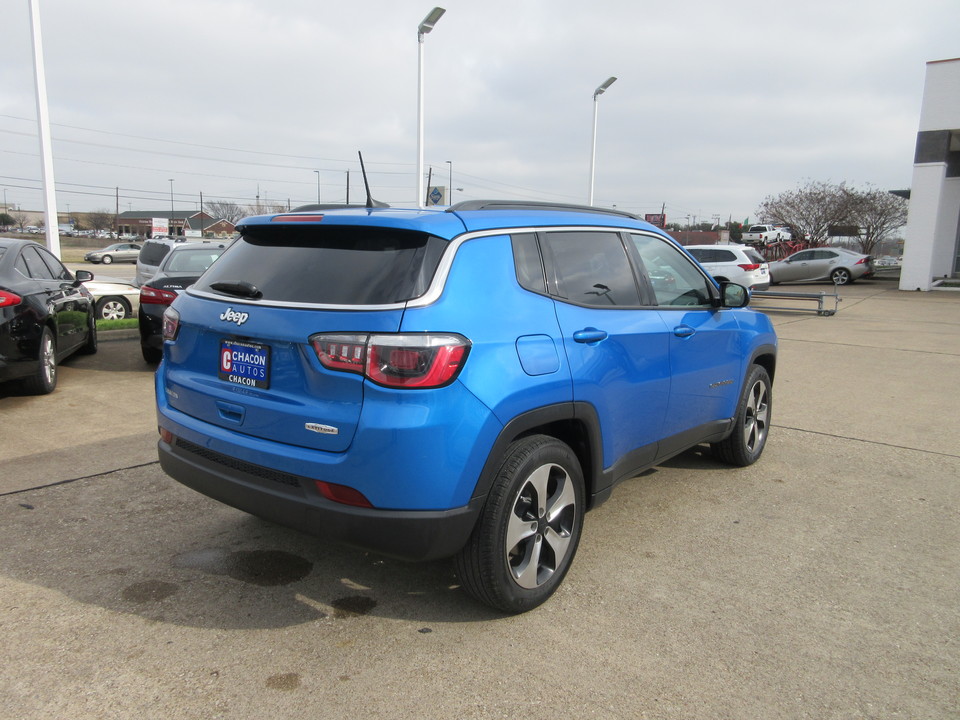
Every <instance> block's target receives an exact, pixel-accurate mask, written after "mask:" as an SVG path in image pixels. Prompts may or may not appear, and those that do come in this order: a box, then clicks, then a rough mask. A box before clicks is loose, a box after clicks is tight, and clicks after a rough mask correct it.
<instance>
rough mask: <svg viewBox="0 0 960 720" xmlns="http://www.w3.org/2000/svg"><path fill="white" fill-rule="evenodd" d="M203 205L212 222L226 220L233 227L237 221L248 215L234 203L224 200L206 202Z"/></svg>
mask: <svg viewBox="0 0 960 720" xmlns="http://www.w3.org/2000/svg"><path fill="white" fill-rule="evenodd" d="M203 205H204V209H205V210H206V211H207V214H208V215H210V216H211V217H212V218H213V219H214V220H227V221H229V222H230V223H232V224H234V225H236V224H237V220H239V219H240V218H242V217H246V216H247V215H249V214H250V213H249V212H248V211H247V210H246V209H245V208H242V207H240V206H239V205H237V204H236V203H235V202H229V201H226V200H208V201H207V202H205V203H204V204H203Z"/></svg>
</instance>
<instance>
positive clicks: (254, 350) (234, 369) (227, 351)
mask: <svg viewBox="0 0 960 720" xmlns="http://www.w3.org/2000/svg"><path fill="white" fill-rule="evenodd" d="M218 374H219V376H220V379H221V380H226V381H227V382H229V383H233V384H235V385H244V386H246V387H256V388H268V387H270V347H269V346H268V345H259V344H257V343H249V342H239V341H237V340H221V341H220V371H219V373H218Z"/></svg>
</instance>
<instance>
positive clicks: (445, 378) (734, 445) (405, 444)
mask: <svg viewBox="0 0 960 720" xmlns="http://www.w3.org/2000/svg"><path fill="white" fill-rule="evenodd" d="M239 229H240V231H241V233H242V237H241V238H240V240H238V241H237V242H235V243H234V244H233V245H232V246H231V247H230V248H229V249H228V250H227V251H226V252H225V253H224V254H223V255H222V256H221V258H220V259H219V260H218V261H217V263H215V264H214V265H213V266H212V267H211V268H210V270H209V271H208V272H207V273H205V274H204V275H203V277H202V278H201V279H200V280H199V281H198V282H197V283H196V284H195V285H193V286H192V287H191V288H190V289H188V290H187V291H186V292H185V293H183V294H182V295H181V296H180V297H179V298H178V299H177V300H176V301H175V303H174V304H173V306H172V307H171V308H170V309H169V310H168V311H167V314H166V316H165V318H164V338H165V341H164V360H163V363H162V364H161V366H160V368H159V370H158V372H157V375H156V390H157V404H158V417H159V425H160V431H161V439H160V443H159V451H160V459H161V463H162V465H163V468H164V470H165V471H166V472H167V473H169V474H170V475H171V476H172V477H174V478H175V479H177V480H178V481H180V482H182V483H184V484H185V485H188V486H189V487H192V488H194V489H196V490H198V491H200V492H202V493H204V494H206V495H208V496H210V497H213V498H215V499H217V500H220V501H222V502H225V503H228V504H230V505H233V506H235V507H237V508H240V509H242V510H245V511H247V512H251V513H253V514H256V515H258V516H261V517H263V518H266V519H268V520H272V521H275V522H279V523H282V524H286V525H289V526H292V527H296V528H299V529H301V530H304V531H307V532H310V533H312V534H315V535H318V536H321V537H324V538H327V539H330V540H336V541H339V542H345V543H348V544H352V545H355V546H359V547H363V548H366V549H370V550H373V551H376V552H380V553H385V554H389V555H392V556H395V557H401V558H405V559H412V560H423V559H435V558H441V557H448V556H453V557H454V558H455V562H456V567H457V571H458V574H459V576H460V579H461V582H462V584H463V587H464V588H465V589H467V590H468V592H470V593H471V594H472V595H473V596H474V597H476V598H478V599H479V600H481V601H483V602H485V603H487V604H489V605H491V606H493V607H496V608H498V609H500V610H503V611H506V612H521V611H524V610H527V609H530V608H532V607H535V606H536V605H539V604H540V603H542V602H543V601H544V600H546V599H547V598H548V597H549V596H550V595H551V594H552V593H553V592H554V591H555V590H556V588H557V586H558V585H559V584H560V582H561V581H562V579H563V577H564V575H565V574H566V572H567V570H568V568H569V567H570V563H571V561H572V560H573V557H574V555H575V553H576V549H577V544H578V542H579V539H580V533H581V529H582V523H583V514H584V512H585V511H586V510H587V509H589V508H590V507H593V506H595V505H596V504H598V503H599V502H602V501H603V500H605V499H606V498H607V497H608V496H609V495H610V493H611V490H612V488H613V487H614V485H615V484H616V483H617V482H618V481H620V480H623V479H626V478H629V477H632V476H634V475H636V474H637V473H638V472H640V471H642V470H643V469H645V468H647V467H650V466H652V465H653V464H656V463H658V462H661V461H663V460H664V459H666V458H668V457H670V456H671V455H674V454H676V453H678V452H681V451H683V450H685V449H687V448H689V447H692V446H694V445H697V444H700V443H705V442H706V443H711V444H712V445H713V447H714V449H715V451H716V452H717V454H718V455H719V456H720V457H721V458H722V459H724V460H725V461H727V462H731V463H733V464H737V465H746V464H749V463H752V462H754V461H755V460H756V459H757V458H758V457H759V456H760V453H761V452H762V450H763V447H764V445H765V442H766V437H767V430H768V428H769V423H770V408H771V392H772V378H773V374H774V367H775V360H776V337H775V334H774V332H773V329H772V327H771V325H770V323H769V321H768V320H767V319H766V318H765V317H764V316H763V315H760V314H758V313H755V312H753V311H751V310H749V309H748V308H746V307H744V306H745V305H746V303H747V302H748V299H749V297H748V294H747V293H746V291H745V290H744V289H743V288H741V287H739V286H736V285H727V286H719V287H718V286H717V285H716V284H715V283H714V282H713V281H712V280H711V279H710V278H709V277H708V276H707V275H706V274H705V273H704V272H703V271H702V269H700V268H699V266H698V265H697V264H696V263H695V262H694V261H692V260H691V259H690V258H689V256H688V255H686V254H685V253H684V252H683V251H682V250H681V249H680V248H679V247H678V246H676V245H675V244H674V243H673V242H672V240H670V239H669V238H667V237H665V236H664V235H662V234H660V233H659V232H658V231H657V230H656V229H654V228H652V227H651V226H649V225H646V224H645V223H643V222H640V221H638V220H636V219H635V218H632V217H629V216H626V215H624V214H622V213H611V212H598V211H592V210H590V209H587V208H573V207H569V208H557V207H530V206H522V205H521V206H518V205H513V204H510V203H463V204H460V205H458V206H454V207H453V208H450V209H448V210H402V209H392V208H390V209H388V208H356V207H355V208H343V209H335V210H322V211H321V210H318V211H304V212H294V213H287V214H281V215H271V216H261V217H255V218H248V219H246V220H244V221H243V222H242V223H241V224H240V226H239Z"/></svg>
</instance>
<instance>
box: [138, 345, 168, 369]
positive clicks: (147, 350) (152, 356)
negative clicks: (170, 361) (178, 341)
mask: <svg viewBox="0 0 960 720" xmlns="http://www.w3.org/2000/svg"><path fill="white" fill-rule="evenodd" d="M140 352H141V354H142V355H143V359H144V361H146V362H148V363H150V364H151V365H156V364H157V363H159V362H160V361H161V360H163V350H160V349H159V348H152V347H144V346H143V345H141V346H140Z"/></svg>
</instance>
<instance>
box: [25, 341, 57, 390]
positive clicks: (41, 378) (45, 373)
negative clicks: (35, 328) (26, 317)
mask: <svg viewBox="0 0 960 720" xmlns="http://www.w3.org/2000/svg"><path fill="white" fill-rule="evenodd" d="M38 360H39V362H38V363H37V369H36V371H35V372H34V374H33V375H31V376H30V377H27V378H24V381H23V387H24V389H25V390H26V391H27V392H28V393H30V394H31V395H48V394H49V393H52V392H53V391H54V390H55V389H56V387H57V341H56V339H55V338H54V336H53V331H52V330H50V328H48V327H45V328H44V329H43V332H42V333H41V334H40V350H39V355H38Z"/></svg>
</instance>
